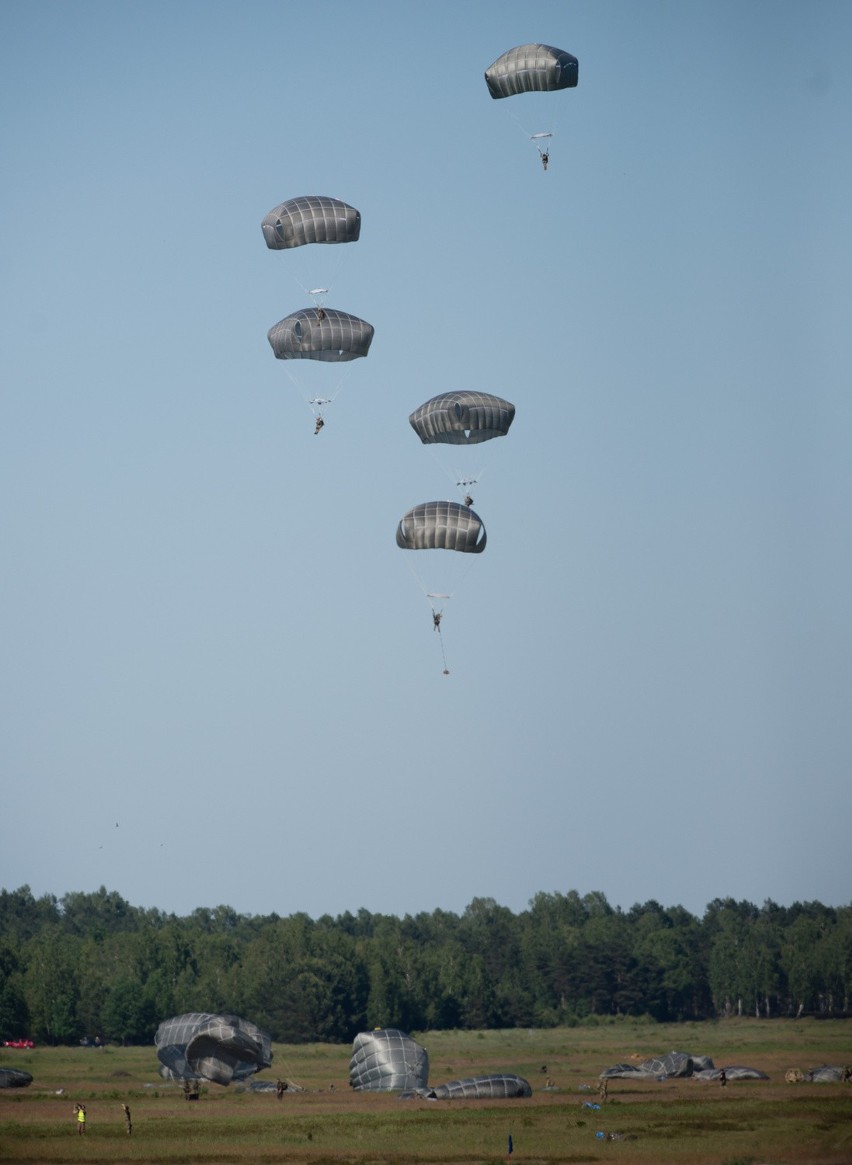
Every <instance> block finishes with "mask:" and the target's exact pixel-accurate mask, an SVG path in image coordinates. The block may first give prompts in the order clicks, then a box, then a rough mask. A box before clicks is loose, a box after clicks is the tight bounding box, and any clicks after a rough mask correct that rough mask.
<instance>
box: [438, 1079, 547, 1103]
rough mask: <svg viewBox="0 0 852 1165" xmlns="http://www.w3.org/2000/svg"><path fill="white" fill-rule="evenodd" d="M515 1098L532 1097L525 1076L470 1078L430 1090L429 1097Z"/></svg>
mask: <svg viewBox="0 0 852 1165" xmlns="http://www.w3.org/2000/svg"><path fill="white" fill-rule="evenodd" d="M513 1096H532V1087H531V1085H530V1083H529V1081H528V1080H524V1078H523V1076H513V1075H511V1073H497V1074H496V1075H493V1076H469V1077H467V1078H466V1079H464V1080H450V1081H449V1083H447V1084H439V1085H438V1087H437V1088H432V1089H430V1090H429V1097H430V1099H434V1100H502V1099H505V1098H507V1097H513Z"/></svg>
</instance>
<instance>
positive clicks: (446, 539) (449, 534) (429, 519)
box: [396, 502, 487, 554]
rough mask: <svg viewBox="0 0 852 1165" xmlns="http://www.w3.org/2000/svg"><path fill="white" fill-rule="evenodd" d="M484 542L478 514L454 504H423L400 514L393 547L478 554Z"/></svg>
mask: <svg viewBox="0 0 852 1165" xmlns="http://www.w3.org/2000/svg"><path fill="white" fill-rule="evenodd" d="M486 539H487V535H486V533H485V527H484V526H483V524H482V519H481V518H480V516H479V514H477V513H475V512H474V511H473V510H471V509H470V508H469V507H468V506H462V505H459V503H458V502H423V503H422V504H421V505H419V506H415V507H414V508H413V509H411V510H409V511H408V513H407V514H404V515H403V517H402V519H401V521H400V523H399V525H398V526H397V528H396V544H397V546H399V547H401V548H402V549H403V550H459V551H461V552H462V553H464V554H481V553H482V551H483V550H484V549H485V542H486Z"/></svg>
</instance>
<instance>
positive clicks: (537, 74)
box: [485, 44, 579, 100]
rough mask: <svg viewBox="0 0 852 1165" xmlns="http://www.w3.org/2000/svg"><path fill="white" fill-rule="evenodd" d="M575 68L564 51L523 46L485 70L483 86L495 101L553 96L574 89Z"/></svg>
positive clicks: (576, 67)
mask: <svg viewBox="0 0 852 1165" xmlns="http://www.w3.org/2000/svg"><path fill="white" fill-rule="evenodd" d="M578 69H579V61H578V60H577V58H576V57H572V56H571V54H570V53H566V52H565V51H564V50H563V49H555V48H553V47H552V46H551V45H546V44H522V45H518V46H517V47H516V48H513V49H509V50H508V52H505V53H503V55H502V56H500V57H498V58H497V60H496V61H495V62H494V64H493V65H490V66H489V67H488V68H487V69H486V70H485V83H486V85H487V86H488V92H489V93H490V94H491V96H492V97H493V98H494V99H495V100H497V99H498V98H500V97H515V96H516V95H517V94H519V93H552V92H554V91H555V90H557V89H573V88H574V87H575V85H576V84H577V74H578Z"/></svg>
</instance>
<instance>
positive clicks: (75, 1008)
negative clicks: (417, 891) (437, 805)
mask: <svg viewBox="0 0 852 1165" xmlns="http://www.w3.org/2000/svg"><path fill="white" fill-rule="evenodd" d="M850 990H852V905H850V906H843V907H838V908H833V907H828V906H823V905H822V904H821V903H819V902H805V903H799V902H797V903H794V904H793V905H792V906H789V907H782V906H778V905H776V904H775V903H774V902H770V901H767V902H765V903H764V904H763V906H761V907H757V906H754V905H753V904H752V903H750V902H737V901H735V900H734V899H731V898H726V899H716V900H715V901H713V902H711V903H710V904H709V906H708V907H707V909H706V911H705V913H704V916H703V917H702V918H697V917H695V916H694V915H692V914H690V913H689V912H688V911H687V910H685V909H684V908H683V907H681V906H674V907H663V906H661V905H660V904H659V903H658V902H655V901H650V902H646V903H644V904H642V905H638V904H637V905H635V906H633V907H632V908H631V909H630V910H626V911H623V910H621V909H620V908H617V907H616V908H614V907H612V906H610V905H609V903H608V902H607V900H606V897H605V896H604V895H603V894H601V893H591V894H586V895H583V896H581V895H579V894H578V893H577V892H576V891H571V892H569V893H566V894H561V893H554V894H550V893H540V894H537V895H536V896H535V897H534V898H533V899H531V901H530V903H529V906H528V909H526V910H524V911H521V912H520V913H518V914H515V913H513V912H512V911H511V910H509V909H508V908H507V907H505V906H500V905H498V903H497V902H495V901H494V900H493V899H491V898H475V899H474V900H473V901H472V902H471V903H470V905H469V906H468V907H467V908H466V909H465V910H464V912H463V913H462V914H454V913H450V912H446V911H443V910H435V911H433V912H432V913H430V914H427V913H421V914H416V915H406V916H405V917H403V918H397V917H394V916H390V915H383V914H371V913H370V912H369V911H367V910H359V911H358V913H357V914H352V913H349V912H347V913H345V914H341V915H338V916H337V917H331V916H329V915H324V916H323V917H322V918H318V919H316V920H314V919H311V918H309V917H308V916H307V915H306V914H293V915H290V916H288V917H286V918H282V917H279V916H278V915H277V914H270V915H264V916H260V915H246V914H238V913H237V912H236V911H234V910H232V909H231V908H230V907H227V906H218V907H216V908H214V909H207V908H200V909H198V910H195V911H194V912H193V913H192V914H191V915H189V916H188V917H183V918H182V917H177V916H176V915H174V914H166V913H163V912H161V911H159V910H149V909H143V908H140V907H134V906H131V905H130V904H129V903H128V902H126V901H125V900H124V899H123V898H122V897H121V896H120V895H119V894H118V893H116V892H115V891H108V890H107V889H106V888H105V887H101V889H100V890H98V891H96V892H94V893H71V894H66V895H65V896H64V897H62V898H60V899H57V898H56V897H54V896H53V895H45V896H43V897H41V898H35V897H34V896H33V894H32V893H31V891H30V888H29V886H22V887H21V888H20V889H18V890H12V891H6V890H3V891H0V1039H13V1038H16V1037H25V1036H29V1037H31V1038H33V1039H35V1040H36V1041H38V1042H42V1043H44V1042H47V1043H75V1042H77V1041H79V1040H81V1039H85V1038H86V1037H87V1036H89V1037H94V1036H100V1037H101V1038H102V1039H107V1040H112V1041H116V1042H121V1043H126V1044H143V1043H144V1044H147V1043H150V1042H151V1041H152V1039H153V1036H154V1032H155V1031H156V1028H157V1025H158V1024H159V1023H160V1021H161V1020H162V1019H166V1018H168V1017H169V1016H172V1015H177V1014H181V1013H183V1012H187V1011H213V1012H219V1011H221V1012H231V1013H236V1014H239V1015H244V1016H246V1017H247V1018H249V1019H251V1020H253V1021H254V1022H255V1023H257V1024H259V1025H260V1026H261V1027H263V1028H265V1029H266V1030H267V1031H269V1033H270V1034H271V1035H272V1038H273V1039H274V1040H277V1041H282V1042H286V1043H304V1042H313V1041H330V1042H349V1041H351V1040H352V1039H353V1038H354V1036H355V1034H356V1033H357V1032H358V1031H362V1030H365V1029H369V1028H374V1027H384V1026H388V1027H400V1028H403V1029H404V1030H407V1031H427V1030H439V1029H453V1028H462V1029H474V1030H476V1029H484V1028H507V1027H552V1026H558V1025H566V1024H567V1025H572V1024H576V1023H579V1022H583V1021H586V1022H588V1021H590V1020H591V1017H605V1016H647V1017H650V1018H651V1019H653V1020H658V1021H665V1022H672V1021H678V1020H696V1019H710V1018H714V1017H718V1016H723V1015H731V1014H739V1015H753V1016H759V1017H765V1018H767V1019H769V1018H777V1017H783V1016H796V1015H802V1014H808V1013H812V1014H813V1013H815V1014H819V1015H842V1014H845V1013H848V1012H849V1010H850V1002H849V1001H850ZM591 1021H592V1022H593V1020H591Z"/></svg>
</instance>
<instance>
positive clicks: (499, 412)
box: [408, 391, 515, 445]
mask: <svg viewBox="0 0 852 1165" xmlns="http://www.w3.org/2000/svg"><path fill="white" fill-rule="evenodd" d="M514 419H515V406H514V405H513V404H510V403H509V401H507V400H503V398H502V397H499V396H492V395H491V393H488V392H469V391H461V392H442V393H441V394H440V395H439V396H434V397H432V399H431V400H427V401H426V403H425V404H422V405H421V406H420V408H419V409H415V410H414V412H413V413H412V414H411V416H410V417H409V418H408V420H409V423H410V424H411V427H412V429H414V432H415V433H416V434H417V436H418V437H419V438H420V440H421V441H422V442H423V444H424V445H431V444H433V443H435V442H439V443H440V444H442V445H476V444H478V443H479V442H480V441H490V440H491V438H492V437H504V436H505V435H506V434H507V433H508V432H509V426H510V425H511V423H512V421H513V420H514Z"/></svg>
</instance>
